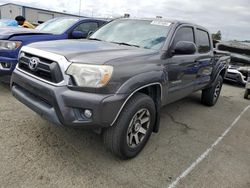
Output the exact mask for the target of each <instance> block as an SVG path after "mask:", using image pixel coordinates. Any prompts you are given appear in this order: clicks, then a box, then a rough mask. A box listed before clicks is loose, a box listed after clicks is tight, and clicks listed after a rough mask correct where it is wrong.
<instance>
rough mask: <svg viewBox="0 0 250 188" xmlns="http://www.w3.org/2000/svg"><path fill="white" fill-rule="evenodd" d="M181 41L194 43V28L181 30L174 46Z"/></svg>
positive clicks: (177, 33) (177, 34) (176, 36)
mask: <svg viewBox="0 0 250 188" xmlns="http://www.w3.org/2000/svg"><path fill="white" fill-rule="evenodd" d="M179 41H188V42H193V43H194V29H193V28H192V27H182V28H180V29H179V30H178V31H177V32H176V34H175V38H174V42H173V46H175V45H176V44H177V42H179Z"/></svg>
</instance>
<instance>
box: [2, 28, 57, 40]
mask: <svg viewBox="0 0 250 188" xmlns="http://www.w3.org/2000/svg"><path fill="white" fill-rule="evenodd" d="M36 34H48V35H52V34H50V33H45V32H42V31H39V30H36V29H27V28H22V27H1V29H0V39H1V40H3V39H5V40H6V39H9V38H11V37H13V36H19V35H36Z"/></svg>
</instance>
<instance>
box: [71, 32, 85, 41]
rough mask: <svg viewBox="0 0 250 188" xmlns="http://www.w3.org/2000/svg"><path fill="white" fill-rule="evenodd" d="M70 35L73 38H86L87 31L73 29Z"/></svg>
mask: <svg viewBox="0 0 250 188" xmlns="http://www.w3.org/2000/svg"><path fill="white" fill-rule="evenodd" d="M71 36H72V38H73V39H84V38H87V36H88V33H87V32H82V31H73V32H72V34H71Z"/></svg>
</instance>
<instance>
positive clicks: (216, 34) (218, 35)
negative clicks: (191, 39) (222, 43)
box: [212, 30, 221, 40]
mask: <svg viewBox="0 0 250 188" xmlns="http://www.w3.org/2000/svg"><path fill="white" fill-rule="evenodd" d="M212 38H213V40H221V31H220V30H219V31H217V33H214V34H212Z"/></svg>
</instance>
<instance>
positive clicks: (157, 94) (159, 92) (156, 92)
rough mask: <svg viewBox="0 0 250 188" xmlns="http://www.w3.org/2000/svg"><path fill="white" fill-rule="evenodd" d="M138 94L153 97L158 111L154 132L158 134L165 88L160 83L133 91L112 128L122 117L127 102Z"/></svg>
mask: <svg viewBox="0 0 250 188" xmlns="http://www.w3.org/2000/svg"><path fill="white" fill-rule="evenodd" d="M136 93H144V94H146V95H148V96H149V97H151V98H152V99H153V101H154V104H155V109H156V121H155V123H154V128H153V132H158V130H159V124H160V108H161V101H162V97H163V88H162V84H161V83H160V82H154V83H150V84H147V85H144V86H141V87H139V88H137V89H136V90H135V91H133V92H132V93H131V94H130V95H129V96H128V97H127V98H126V100H125V101H124V103H123V104H122V106H121V108H120V110H119V111H118V113H117V115H116V117H115V119H114V121H113V122H112V124H111V126H113V125H114V123H115V122H116V121H117V119H118V117H119V116H120V114H121V112H122V110H123V108H124V107H125V105H126V104H127V102H128V101H129V100H130V99H131V98H132V97H133V96H134V95H135V94H136Z"/></svg>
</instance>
